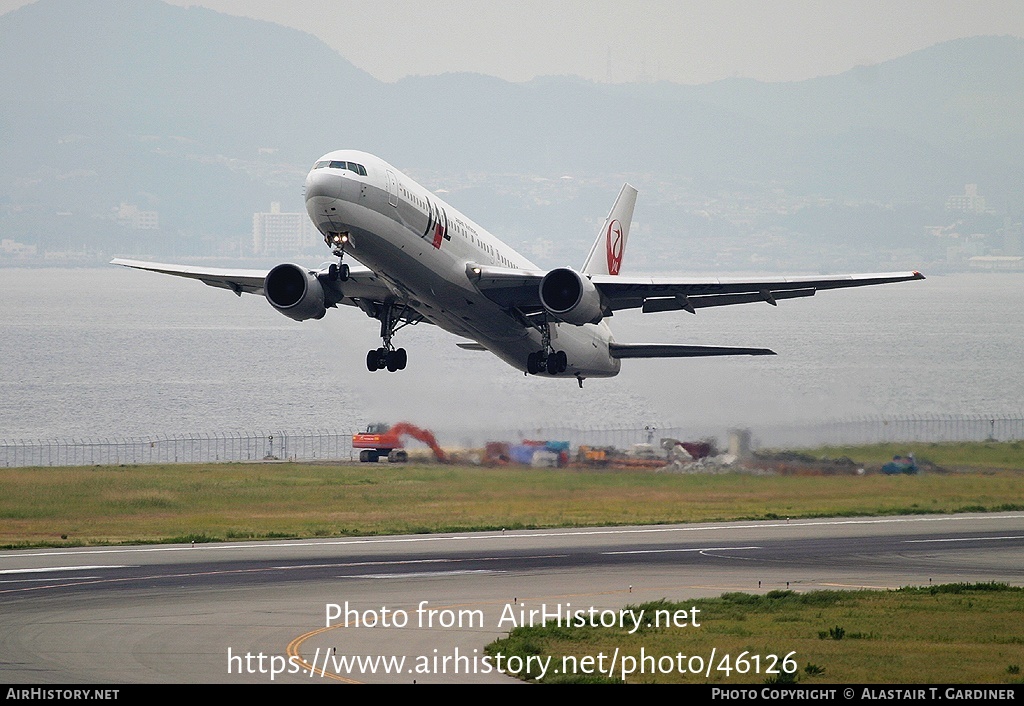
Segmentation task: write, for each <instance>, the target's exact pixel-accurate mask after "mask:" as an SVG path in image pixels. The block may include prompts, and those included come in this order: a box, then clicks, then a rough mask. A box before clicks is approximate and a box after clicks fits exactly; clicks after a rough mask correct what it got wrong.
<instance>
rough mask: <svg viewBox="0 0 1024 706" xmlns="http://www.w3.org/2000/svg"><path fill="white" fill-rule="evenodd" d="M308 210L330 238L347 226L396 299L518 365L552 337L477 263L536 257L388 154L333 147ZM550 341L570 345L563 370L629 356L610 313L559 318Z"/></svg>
mask: <svg viewBox="0 0 1024 706" xmlns="http://www.w3.org/2000/svg"><path fill="white" fill-rule="evenodd" d="M305 197H306V210H307V212H308V213H309V217H310V218H311V219H312V220H313V223H314V224H315V225H316V227H317V229H318V230H319V231H320V232H321V233H322V234H323V235H324V237H325V240H327V242H328V244H330V243H331V239H332V238H334V237H335V236H338V235H341V234H343V235H344V237H345V239H346V244H345V251H346V252H349V253H351V254H352V256H353V257H354V258H356V259H357V260H359V262H361V263H363V264H364V265H366V266H367V267H369V268H370V269H371V270H373V271H374V272H376V273H377V274H378V275H379V276H380V277H381V278H382V279H383V280H385V281H386V282H387V285H388V286H389V287H390V288H391V289H392V291H393V293H394V297H395V300H396V301H401V302H404V303H408V304H409V306H411V307H412V308H413V309H415V310H416V311H418V312H419V313H420V314H421V315H423V316H424V317H425V318H426V319H428V320H429V321H431V322H432V323H435V324H437V325H438V326H440V327H441V328H443V329H445V330H447V331H450V332H451V333H454V334H457V335H460V336H465V337H466V338H471V339H473V340H475V341H477V342H478V343H480V344H481V345H483V346H484V347H485V348H487V349H488V350H490V351H492V352H493V353H495V354H496V355H498V356H499V357H500V358H502V359H503V360H505V361H506V362H507V363H509V364H510V365H512V366H514V367H516V368H518V369H520V370H525V369H526V367H525V366H526V361H527V359H528V357H529V355H530V354H531V353H533V352H535V351H537V350H538V349H540V348H541V347H542V340H541V339H542V335H541V333H540V332H538V331H537V330H535V329H533V328H528V327H524V326H523V325H522V323H520V322H519V321H517V320H516V319H515V318H513V317H512V316H511V315H510V314H509V313H508V312H507V311H506V310H504V309H503V308H502V307H501V306H499V305H498V304H496V303H495V302H494V301H492V300H491V299H489V298H488V297H486V296H484V295H483V294H482V293H481V291H480V290H479V289H478V288H477V287H475V286H474V284H473V282H472V280H471V279H469V278H468V277H467V267H468V268H472V267H474V266H485V267H492V268H507V269H509V270H526V271H532V272H536V271H538V270H539V269H540V268H538V267H537V266H536V265H535V264H533V263H532V262H530V261H529V260H527V259H526V258H525V257H523V256H522V255H520V254H519V253H517V252H516V251H515V250H513V249H512V248H510V247H509V246H508V245H506V244H505V243H503V242H501V241H500V240H499V239H498V238H496V237H495V236H493V235H492V234H491V233H489V232H487V231H486V230H485V229H484V228H482V227H481V226H479V225H477V224H476V223H474V222H473V221H472V220H470V219H469V218H468V217H466V216H465V215H463V214H462V213H460V212H459V211H458V210H456V209H455V208H453V207H452V206H450V205H449V204H447V203H445V202H444V201H442V200H441V199H439V198H438V197H437V196H435V195H433V194H431V193H430V192H429V191H428V190H427V189H425V188H423V187H422V186H420V185H419V184H417V183H416V182H415V181H413V180H412V179H410V178H409V177H408V176H406V175H404V174H402V173H401V172H400V171H399V170H397V169H395V168H394V167H392V166H391V165H390V164H388V163H387V162H385V161H383V160H381V159H379V158H378V157H375V156H373V155H370V154H367V153H365V152H358V151H353V150H338V151H335V152H330V153H328V154H326V155H324V156H323V157H321V158H320V159H319V160H317V162H316V164H315V165H314V167H313V169H312V170H310V172H309V175H308V176H307V177H306V193H305ZM550 339H551V342H550V346H551V348H552V349H556V350H559V351H564V352H565V359H566V361H567V366H566V368H565V370H564V371H562V372H559V373H550V372H549V374H555V375H558V376H562V377H580V378H587V377H610V376H613V375H616V374H617V373H618V372H619V360H618V359H617V358H614V357H612V355H611V353H610V351H609V342H610V341H611V340H612V337H611V332H610V330H609V328H608V326H607V324H605V323H604V322H603V321H601V322H599V323H597V324H584V325H580V326H577V325H572V324H565V323H561V322H553V323H552V324H551V325H550Z"/></svg>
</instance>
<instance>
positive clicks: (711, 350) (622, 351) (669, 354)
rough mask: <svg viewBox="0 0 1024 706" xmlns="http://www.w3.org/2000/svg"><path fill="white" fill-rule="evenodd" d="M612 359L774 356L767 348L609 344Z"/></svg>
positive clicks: (670, 344)
mask: <svg viewBox="0 0 1024 706" xmlns="http://www.w3.org/2000/svg"><path fill="white" fill-rule="evenodd" d="M608 352H609V353H611V356H612V357H613V358H700V357H703V356H712V355H775V351H773V350H770V349H768V348H731V347H728V346H687V345H684V344H681V343H615V342H612V343H609V344H608Z"/></svg>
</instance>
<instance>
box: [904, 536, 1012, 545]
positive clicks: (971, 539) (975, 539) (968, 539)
mask: <svg viewBox="0 0 1024 706" xmlns="http://www.w3.org/2000/svg"><path fill="white" fill-rule="evenodd" d="M996 539H1024V536H1021V537H956V538H952V539H905V540H903V543H904V544H925V543H928V542H988V541H990V540H996Z"/></svg>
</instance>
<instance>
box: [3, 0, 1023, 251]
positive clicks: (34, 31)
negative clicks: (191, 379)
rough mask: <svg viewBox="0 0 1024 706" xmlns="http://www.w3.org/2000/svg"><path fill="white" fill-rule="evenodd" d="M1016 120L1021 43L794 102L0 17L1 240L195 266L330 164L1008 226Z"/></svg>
mask: <svg viewBox="0 0 1024 706" xmlns="http://www.w3.org/2000/svg"><path fill="white" fill-rule="evenodd" d="M1021 115H1024V40H1021V39H1015V38H1009V37H977V38H972V39H963V40H956V41H951V42H945V43H943V44H939V45H936V46H933V47H931V48H928V49H925V50H922V51H919V52H915V53H913V54H910V55H908V56H905V57H902V58H899V59H895V60H893V61H889V62H885V63H883V64H879V65H877V66H871V67H859V68H856V69H853V70H851V71H848V72H845V73H843V74H840V75H837V76H829V77H823V78H816V79H812V80H808V81H800V82H793V83H774V84H768V83H760V82H757V81H751V80H740V79H729V80H725V81H719V82H716V83H712V84H707V85H702V86H683V85H676V84H669V83H657V84H624V85H604V84H595V83H591V82H587V81H583V80H580V79H577V78H565V77H548V78H541V79H536V80H533V81H530V82H528V83H523V84H513V83H508V82H505V81H502V80H499V79H496V78H490V77H486V76H481V75H473V74H445V75H441V76H427V77H413V78H407V79H404V80H402V81H399V82H397V83H394V84H385V83H381V82H379V81H376V80H375V79H373V78H372V77H371V76H369V75H368V74H366V73H365V72H363V71H361V70H360V69H358V68H356V67H355V66H353V65H352V64H351V63H350V62H348V61H347V60H345V59H344V58H343V57H341V56H339V55H338V54H337V53H336V52H334V51H333V50H331V49H330V48H329V47H327V46H326V45H325V44H324V43H323V42H321V41H320V40H318V39H316V38H314V37H312V36H310V35H308V34H304V33H302V32H298V31H295V30H291V29H287V28H284V27H280V26H277V25H273V24H270V23H266V22H260V21H256V20H250V19H244V18H238V17H232V16H227V15H222V14H218V13H216V12H213V11H210V10H206V9H202V8H194V7H193V8H180V7H176V6H170V5H166V4H164V3H162V2H158V1H157V0H88V1H85V0H39V1H38V2H36V3H34V4H32V5H28V6H25V7H22V8H20V9H18V10H15V11H13V12H10V13H8V14H7V15H4V16H0V135H2V137H0V228H2V229H3V230H4V231H5V232H12V233H16V232H21V231H25V230H27V231H29V232H31V233H32V234H33V235H34V236H36V237H38V238H39V239H41V241H42V242H44V243H47V242H50V243H52V242H58V241H59V242H65V241H68V242H70V243H71V244H72V245H73V244H75V241H74V238H76V237H82V238H84V237H85V235H86V234H89V233H92V234H93V235H96V236H97V237H98V236H100V235H102V234H105V233H110V232H112V231H111V226H110V223H109V222H108V219H107V217H106V216H105V215H104V214H108V215H109V212H110V211H111V209H113V208H115V207H117V205H118V204H119V203H120V202H122V201H124V202H129V203H137V204H138V205H139V206H140V208H152V209H155V210H159V212H160V214H161V231H162V232H164V233H167V232H171V233H175V234H177V237H176V238H175V239H174V243H175V247H180V248H182V249H183V252H187V251H189V250H190V249H191V250H194V251H196V252H199V251H205V250H204V249H207V248H208V246H209V245H210V244H211V243H212V242H215V241H216V240H217V239H218V238H222V237H223V236H224V234H229V235H232V236H238V235H240V234H242V235H244V234H245V233H246V232H247V231H248V229H249V227H250V223H251V214H252V213H253V211H255V210H261V209H265V208H266V207H267V204H268V203H269V201H270V200H285V201H286V203H285V207H286V208H288V209H296V210H298V209H300V208H301V207H302V204H301V194H300V184H301V180H302V176H303V174H304V173H305V171H306V169H308V167H309V165H310V164H311V163H312V161H313V160H314V159H315V158H316V157H318V156H320V154H322V153H324V152H326V151H328V150H331V149H336V148H341V147H355V148H362V149H366V150H368V151H371V152H375V153H378V154H380V155H381V156H382V157H384V158H386V159H388V160H390V161H392V162H394V163H395V164H396V165H397V166H399V167H401V168H418V169H430V170H434V171H436V172H448V173H452V172H464V171H469V170H476V171H482V172H488V171H490V172H502V173H505V172H514V173H524V174H525V173H547V174H551V173H556V174H557V173H570V172H571V173H581V174H585V173H600V174H603V173H607V172H609V171H610V172H614V173H663V174H671V175H673V176H674V177H683V178H687V179H690V180H692V183H693V184H694V188H695V189H698V190H699V188H700V187H701V185H702V184H721V183H735V184H750V183H764V184H766V183H769V182H770V183H772V184H774V185H776V186H778V187H781V188H784V189H786V190H787V192H791V193H796V194H821V195H825V196H836V197H843V198H872V199H878V200H881V201H889V200H893V199H895V200H901V199H908V200H924V201H929V202H931V203H932V204H935V203H941V200H942V199H944V198H945V196H947V195H949V194H952V193H959V192H960V191H961V190H962V187H963V184H964V183H965V182H977V183H979V184H982V185H983V189H984V193H985V195H986V196H987V197H988V198H989V200H990V202H991V203H993V204H1002V205H1009V206H1011V207H1013V208H1017V209H1020V208H1021V207H1022V205H1024V196H1022V194H1024V120H1021V117H1020V116H1021ZM111 237H114V236H111ZM117 237H121V236H117ZM152 245H153V244H152V243H146V244H145V247H146V248H150V247H152ZM122 251H123V248H122Z"/></svg>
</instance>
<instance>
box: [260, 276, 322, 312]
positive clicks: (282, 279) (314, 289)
mask: <svg viewBox="0 0 1024 706" xmlns="http://www.w3.org/2000/svg"><path fill="white" fill-rule="evenodd" d="M263 296H265V297H266V298H267V301H268V302H270V306H272V307H274V308H275V309H277V310H278V311H280V312H281V313H282V314H284V315H285V316H287V317H288V318H289V319H295V320H296V321H305V320H306V319H322V318H323V316H324V314H326V313H327V304H326V299H325V297H324V288H323V286H322V285H321V284H320V280H319V279H317V277H316V275H312V274H310V273H309V270H307V269H306V268H305V267H299V266H298V265H292V264H284V265H278V266H277V267H275V268H274V269H272V270H271V271H270V272H268V273H267V277H266V279H264V280H263Z"/></svg>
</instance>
